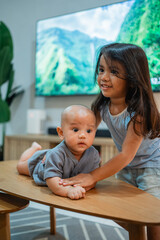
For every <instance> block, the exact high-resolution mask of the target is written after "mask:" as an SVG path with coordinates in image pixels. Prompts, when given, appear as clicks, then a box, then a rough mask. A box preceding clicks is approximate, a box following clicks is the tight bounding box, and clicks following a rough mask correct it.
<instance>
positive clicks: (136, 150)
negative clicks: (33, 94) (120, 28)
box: [61, 43, 160, 240]
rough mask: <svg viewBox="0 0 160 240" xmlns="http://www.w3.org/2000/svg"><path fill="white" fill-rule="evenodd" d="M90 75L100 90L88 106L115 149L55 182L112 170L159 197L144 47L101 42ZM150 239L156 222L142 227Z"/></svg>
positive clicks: (158, 235)
mask: <svg viewBox="0 0 160 240" xmlns="http://www.w3.org/2000/svg"><path fill="white" fill-rule="evenodd" d="M95 77H96V79H97V82H98V85H99V88H100V90H101V91H100V94H99V95H98V97H97V99H96V100H95V102H93V104H92V110H93V111H94V113H95V115H96V119H97V126H98V125H99V123H100V122H101V120H103V121H104V122H105V123H106V124H107V126H108V128H109V130H110V132H111V135H112V138H113V140H114V142H115V145H116V146H117V148H118V150H119V154H117V155H116V156H114V157H113V158H112V159H110V160H109V161H108V162H107V163H105V164H104V165H103V166H101V167H100V168H98V169H96V170H94V171H92V172H91V173H89V174H80V175H78V176H76V177H74V178H70V179H69V180H61V184H63V185H73V184H80V185H81V186H82V187H89V186H90V185H92V184H93V183H95V182H97V181H100V180H102V179H105V178H108V177H110V176H112V175H114V174H116V176H117V178H119V179H121V180H124V181H126V182H128V183H130V184H132V185H134V186H136V187H138V188H140V189H142V190H144V191H146V192H148V193H150V194H152V195H154V196H155V197H157V198H159V199H160V138H159V137H160V114H159V112H158V110H157V107H156V104H155V101H154V99H153V93H152V89H151V83H150V75H149V68H148V61H147V57H146V55H145V53H144V51H143V50H142V49H141V48H140V47H138V46H136V45H132V44H123V43H113V44H109V45H105V46H103V47H102V48H101V50H100V54H99V57H98V61H97V65H96V71H95ZM151 239H152V240H158V239H160V227H158V226H156V227H149V228H148V240H151Z"/></svg>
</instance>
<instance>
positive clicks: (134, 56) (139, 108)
mask: <svg viewBox="0 0 160 240" xmlns="http://www.w3.org/2000/svg"><path fill="white" fill-rule="evenodd" d="M102 55H103V57H104V58H105V61H106V63H107V64H108V61H110V62H112V61H118V62H119V63H121V64H122V65H123V66H124V67H125V70H126V77H125V79H126V81H127V86H128V92H127V95H126V98H125V101H126V104H127V106H128V108H127V110H128V112H129V113H130V116H131V121H132V122H133V127H134V131H135V132H136V133H137V134H138V135H139V134H142V135H143V136H144V137H145V136H148V137H149V138H151V139H153V138H156V137H160V114H159V112H158V109H157V107H156V104H155V101H154V98H153V92H152V88H151V83H150V75H149V67H148V61H147V57H146V54H145V52H144V51H143V49H142V48H140V47H138V46H136V45H133V44H125V43H113V44H109V45H105V46H103V47H102V48H101V49H100V53H99V57H98V60H97V65H96V69H95V80H96V79H97V75H98V70H99V62H100V58H101V56H102ZM109 101H110V99H109V98H107V97H104V96H103V95H102V92H100V93H99V95H98V96H97V99H96V100H95V101H94V102H93V103H92V106H91V108H92V110H93V111H94V113H95V115H97V113H98V112H99V111H100V109H101V107H102V106H103V105H106V104H107V103H108V102H109ZM132 113H134V114H132ZM137 116H140V118H137ZM138 119H142V122H141V121H140V120H138ZM136 123H139V124H141V126H142V127H141V132H137V131H136V128H135V124H136Z"/></svg>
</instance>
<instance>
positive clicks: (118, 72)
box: [97, 55, 127, 101]
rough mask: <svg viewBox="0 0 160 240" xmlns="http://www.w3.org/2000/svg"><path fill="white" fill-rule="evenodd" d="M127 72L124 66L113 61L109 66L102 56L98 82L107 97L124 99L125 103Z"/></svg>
mask: <svg viewBox="0 0 160 240" xmlns="http://www.w3.org/2000/svg"><path fill="white" fill-rule="evenodd" d="M125 76H126V71H125V68H124V66H123V65H122V64H120V63H119V62H117V61H112V62H111V66H109V65H108V64H107V63H106V61H105V58H104V56H103V55H102V56H101V58H100V63H99V70H98V77H97V82H98V85H99V87H100V89H101V91H102V94H103V95H104V96H105V97H108V98H110V100H111V101H112V100H114V99H123V100H124V101H125V97H126V93H127V81H126V80H125Z"/></svg>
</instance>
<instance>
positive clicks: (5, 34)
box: [0, 21, 13, 59]
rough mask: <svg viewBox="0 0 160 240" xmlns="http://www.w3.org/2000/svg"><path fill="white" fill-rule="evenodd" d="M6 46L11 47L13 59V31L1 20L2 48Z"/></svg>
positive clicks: (0, 40) (0, 44) (0, 35)
mask: <svg viewBox="0 0 160 240" xmlns="http://www.w3.org/2000/svg"><path fill="white" fill-rule="evenodd" d="M6 46H8V47H9V48H10V51H11V59H13V41H12V36H11V33H10V31H9V29H8V27H7V26H6V25H5V24H4V22H2V21H0V49H3V48H4V47H6Z"/></svg>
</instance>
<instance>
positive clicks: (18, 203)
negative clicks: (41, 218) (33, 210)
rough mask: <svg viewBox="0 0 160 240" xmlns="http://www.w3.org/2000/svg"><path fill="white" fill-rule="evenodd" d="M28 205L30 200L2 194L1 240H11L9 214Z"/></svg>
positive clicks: (0, 211)
mask: <svg viewBox="0 0 160 240" xmlns="http://www.w3.org/2000/svg"><path fill="white" fill-rule="evenodd" d="M28 204H29V201H28V200H25V199H22V198H18V197H16V196H12V195H9V194H7V193H2V192H0V239H3V240H10V218H9V214H10V213H11V212H16V211H19V210H21V209H23V208H25V207H27V206H28Z"/></svg>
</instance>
